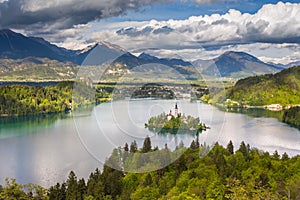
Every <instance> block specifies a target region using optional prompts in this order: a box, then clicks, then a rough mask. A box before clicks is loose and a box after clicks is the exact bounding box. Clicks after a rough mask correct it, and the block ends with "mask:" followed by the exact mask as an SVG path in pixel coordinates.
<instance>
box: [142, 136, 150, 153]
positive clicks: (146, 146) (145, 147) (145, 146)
mask: <svg viewBox="0 0 300 200" xmlns="http://www.w3.org/2000/svg"><path fill="white" fill-rule="evenodd" d="M151 148H152V146H151V140H150V137H149V136H147V137H146V138H145V140H144V144H143V148H142V152H143V153H147V152H149V151H151Z"/></svg>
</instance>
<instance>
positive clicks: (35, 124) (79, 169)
mask: <svg viewBox="0 0 300 200" xmlns="http://www.w3.org/2000/svg"><path fill="white" fill-rule="evenodd" d="M176 102H177V103H178V105H179V109H180V112H182V113H185V114H186V115H192V116H194V117H200V120H201V121H202V122H204V123H205V124H206V125H208V126H209V127H211V129H209V130H207V131H205V132H203V133H201V134H200V135H199V140H200V142H202V143H203V142H206V143H207V144H208V145H209V144H213V143H214V142H216V141H218V142H219V143H220V144H222V145H227V143H228V142H229V140H232V141H233V143H234V145H235V147H236V148H238V146H239V144H240V142H241V141H245V142H246V143H249V144H250V145H251V146H255V147H257V148H259V149H262V150H267V151H270V152H271V153H272V152H274V151H275V150H276V149H277V150H278V152H279V153H283V152H287V153H288V154H289V155H296V154H300V131H299V130H298V129H295V128H292V127H290V126H288V125H286V124H284V123H281V122H279V121H278V120H277V119H276V118H278V117H280V114H281V113H280V112H278V113H273V112H272V113H270V112H268V111H266V112H265V111H262V110H243V111H240V112H242V113H247V114H248V115H244V114H241V113H233V112H223V111H221V110H219V109H218V108H215V107H212V106H210V105H206V104H201V103H199V102H189V101H176ZM176 102H175V101H174V100H138V101H119V102H111V103H106V104H101V105H99V106H97V107H96V108H95V109H94V110H93V111H91V112H89V113H84V114H82V115H80V113H73V116H72V115H65V114H60V115H58V114H53V115H42V116H32V117H23V118H0V157H1V163H0V184H1V183H3V182H4V179H5V178H6V177H14V178H17V180H18V181H19V182H20V183H28V182H32V183H37V184H41V185H43V186H49V185H53V184H55V183H56V182H62V181H64V180H66V178H67V176H68V173H69V172H70V170H74V171H75V173H76V174H77V175H78V177H85V178H87V177H88V176H89V174H90V172H92V171H94V170H95V168H96V167H98V168H101V166H102V162H103V161H105V159H106V158H107V157H108V156H109V155H110V153H111V152H112V149H113V148H115V147H118V146H123V145H124V144H125V142H127V143H128V144H130V143H131V142H132V141H133V140H136V141H137V143H138V146H139V147H141V146H142V144H143V140H144V138H145V137H146V136H147V135H148V136H149V137H150V138H151V141H152V146H153V147H154V146H159V147H160V148H163V147H164V145H165V144H166V143H167V144H168V147H169V148H171V149H173V148H175V147H176V145H178V144H179V143H180V141H181V140H182V141H183V142H184V144H185V145H186V146H189V145H190V142H191V141H192V140H193V139H194V138H195V136H193V135H184V134H180V135H172V134H155V133H152V132H150V131H149V130H147V129H146V128H145V126H144V124H145V123H146V122H147V120H148V119H149V118H150V117H151V116H156V115H158V114H160V113H162V112H169V110H170V108H172V107H173V106H174V103H176ZM273 114H275V115H276V116H273ZM271 115H272V117H276V118H269V117H270V116H271ZM257 116H263V117H257Z"/></svg>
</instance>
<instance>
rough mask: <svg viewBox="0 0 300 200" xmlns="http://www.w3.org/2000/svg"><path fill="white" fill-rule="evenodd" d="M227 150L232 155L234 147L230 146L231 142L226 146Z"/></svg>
mask: <svg viewBox="0 0 300 200" xmlns="http://www.w3.org/2000/svg"><path fill="white" fill-rule="evenodd" d="M227 150H228V152H229V153H230V154H233V153H234V146H233V144H232V141H231V140H230V141H229V143H228V145H227Z"/></svg>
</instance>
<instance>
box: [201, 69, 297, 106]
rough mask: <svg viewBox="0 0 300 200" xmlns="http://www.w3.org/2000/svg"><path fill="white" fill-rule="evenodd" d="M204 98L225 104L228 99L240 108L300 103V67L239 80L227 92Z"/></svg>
mask: <svg viewBox="0 0 300 200" xmlns="http://www.w3.org/2000/svg"><path fill="white" fill-rule="evenodd" d="M211 96H212V97H211V98H210V99H209V98H208V96H207V95H206V96H204V97H203V100H206V101H209V100H210V101H211V102H212V103H222V104H224V103H225V101H226V100H227V99H230V100H231V101H235V102H238V104H239V105H240V106H243V105H251V106H263V105H270V104H281V105H283V106H286V105H288V104H294V105H296V104H299V103H300V66H298V67H292V68H288V69H285V70H283V71H281V72H279V73H277V74H274V75H273V74H267V75H261V76H254V77H248V78H245V79H241V80H239V81H238V82H237V83H236V84H235V85H234V86H233V87H230V88H228V89H226V92H225V93H224V92H220V93H217V94H211Z"/></svg>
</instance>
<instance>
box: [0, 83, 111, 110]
mask: <svg viewBox="0 0 300 200" xmlns="http://www.w3.org/2000/svg"><path fill="white" fill-rule="evenodd" d="M75 86H76V91H74V92H73V87H75ZM110 98H111V94H108V93H107V92H105V91H98V90H95V89H93V88H90V87H88V86H87V85H85V84H84V83H74V82H61V83H59V84H57V85H52V86H44V87H42V86H26V85H12V86H0V116H27V115H36V114H45V113H57V112H64V111H68V110H70V109H74V108H76V107H78V106H82V105H88V104H92V103H100V102H103V101H107V100H109V99H110ZM74 100H76V101H74Z"/></svg>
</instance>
